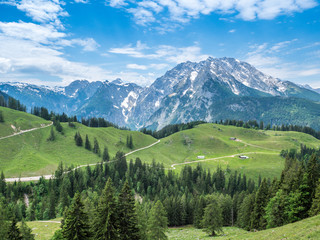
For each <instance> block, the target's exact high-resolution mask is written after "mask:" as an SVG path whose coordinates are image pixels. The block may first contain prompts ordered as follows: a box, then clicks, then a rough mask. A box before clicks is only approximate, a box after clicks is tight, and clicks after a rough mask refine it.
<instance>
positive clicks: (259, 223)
mask: <svg viewBox="0 0 320 240" xmlns="http://www.w3.org/2000/svg"><path fill="white" fill-rule="evenodd" d="M268 200H269V189H268V185H267V181H266V179H265V178H264V179H263V180H262V182H261V184H260V188H259V190H258V192H257V194H256V198H255V203H254V209H253V212H252V215H251V229H258V230H261V229H264V228H265V227H266V225H267V222H266V219H265V218H264V215H265V207H266V206H267V203H268Z"/></svg>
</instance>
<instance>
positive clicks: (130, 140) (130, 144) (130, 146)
mask: <svg viewBox="0 0 320 240" xmlns="http://www.w3.org/2000/svg"><path fill="white" fill-rule="evenodd" d="M129 148H130V149H133V140H132V135H130V138H129Z"/></svg>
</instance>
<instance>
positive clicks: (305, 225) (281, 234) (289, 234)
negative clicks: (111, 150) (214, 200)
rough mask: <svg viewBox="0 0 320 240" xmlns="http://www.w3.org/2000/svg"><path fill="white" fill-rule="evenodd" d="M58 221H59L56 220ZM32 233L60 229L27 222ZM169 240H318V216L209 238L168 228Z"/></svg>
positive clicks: (199, 232) (47, 233) (231, 230)
mask: <svg viewBox="0 0 320 240" xmlns="http://www.w3.org/2000/svg"><path fill="white" fill-rule="evenodd" d="M57 220H58V221H59V220H60V219H57ZM27 224H28V226H29V227H30V228H31V229H32V232H33V233H34V234H36V239H39V240H40V239H50V238H51V237H52V236H53V234H54V232H55V231H56V230H58V229H59V228H60V224H59V223H57V222H55V221H49V222H45V221H34V222H27ZM167 236H168V237H169V240H194V239H218V240H227V239H228V240H229V239H234V240H244V239H248V240H250V239H261V240H263V239H265V240H278V239H288V240H289V239H297V240H298V239H315V240H316V239H320V215H319V216H315V217H312V218H307V219H304V220H302V221H299V222H296V223H292V224H288V225H285V226H282V227H278V228H272V229H268V230H263V231H259V232H247V231H245V230H243V229H240V228H236V227H225V228H223V234H220V236H218V237H209V235H208V234H207V233H205V232H204V231H203V230H201V229H196V228H194V227H192V226H186V227H176V228H170V229H169V231H168V232H167Z"/></svg>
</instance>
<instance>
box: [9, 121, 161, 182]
mask: <svg viewBox="0 0 320 240" xmlns="http://www.w3.org/2000/svg"><path fill="white" fill-rule="evenodd" d="M47 127H48V126H47ZM159 142H160V140H158V141H156V142H154V143H152V144H150V145H148V146H146V147H142V148H139V149H136V150H134V151H131V152H128V153H126V154H125V155H124V156H128V155H130V154H132V153H135V152H138V151H142V150H145V149H147V148H150V147H153V146H154V145H156V144H158V143H159ZM112 162H114V161H110V162H108V163H112ZM97 164H101V163H92V164H86V165H80V166H78V167H75V168H73V169H72V170H71V171H74V170H76V169H78V168H82V167H87V166H95V165H97ZM41 177H43V178H44V179H50V178H52V177H53V175H52V174H51V175H43V176H34V177H21V178H6V179H5V180H6V182H15V181H19V180H20V181H21V182H30V181H38V180H39V179H40V178H41Z"/></svg>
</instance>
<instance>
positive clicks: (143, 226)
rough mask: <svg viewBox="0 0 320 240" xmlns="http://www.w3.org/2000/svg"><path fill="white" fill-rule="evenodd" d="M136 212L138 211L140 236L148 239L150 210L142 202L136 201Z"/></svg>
mask: <svg viewBox="0 0 320 240" xmlns="http://www.w3.org/2000/svg"><path fill="white" fill-rule="evenodd" d="M136 213H137V219H138V223H137V227H138V229H139V236H140V239H141V240H147V239H148V212H147V211H146V209H145V208H144V206H143V205H142V204H140V203H139V202H138V201H137V202H136Z"/></svg>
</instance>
